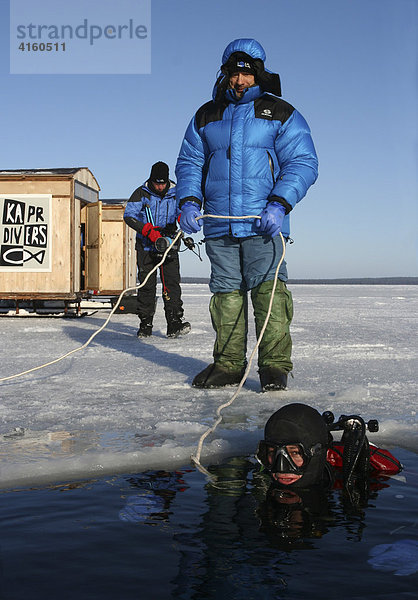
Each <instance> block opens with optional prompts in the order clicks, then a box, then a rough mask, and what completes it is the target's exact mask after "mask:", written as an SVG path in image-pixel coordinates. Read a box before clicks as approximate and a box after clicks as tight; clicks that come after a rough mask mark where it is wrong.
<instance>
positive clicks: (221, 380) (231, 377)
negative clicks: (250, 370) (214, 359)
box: [192, 363, 245, 388]
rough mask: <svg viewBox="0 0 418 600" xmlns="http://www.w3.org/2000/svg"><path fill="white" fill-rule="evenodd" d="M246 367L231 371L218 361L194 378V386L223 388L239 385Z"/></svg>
mask: <svg viewBox="0 0 418 600" xmlns="http://www.w3.org/2000/svg"><path fill="white" fill-rule="evenodd" d="M244 372H245V369H239V370H238V371H230V370H228V369H225V368H224V367H222V366H221V365H219V364H218V363H212V364H210V365H208V366H207V367H206V369H203V371H201V372H200V373H198V374H197V375H196V377H195V378H194V379H193V382H192V386H193V387H198V388H221V387H225V386H226V385H238V384H239V382H240V381H241V379H242V376H243V375H244Z"/></svg>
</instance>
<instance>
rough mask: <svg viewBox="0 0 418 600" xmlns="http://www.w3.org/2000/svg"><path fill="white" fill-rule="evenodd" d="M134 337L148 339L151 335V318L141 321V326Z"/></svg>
mask: <svg viewBox="0 0 418 600" xmlns="http://www.w3.org/2000/svg"><path fill="white" fill-rule="evenodd" d="M136 335H137V337H139V338H144V337H150V336H151V335H152V317H145V318H144V319H141V324H140V325H139V329H138V331H137V334H136Z"/></svg>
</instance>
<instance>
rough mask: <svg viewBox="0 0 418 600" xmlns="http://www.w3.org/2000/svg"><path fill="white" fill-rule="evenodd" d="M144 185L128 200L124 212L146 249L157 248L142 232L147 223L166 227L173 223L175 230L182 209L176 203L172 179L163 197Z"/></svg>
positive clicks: (124, 216) (128, 222)
mask: <svg viewBox="0 0 418 600" xmlns="http://www.w3.org/2000/svg"><path fill="white" fill-rule="evenodd" d="M147 184H148V182H147V181H146V182H145V183H144V185H142V186H141V187H139V188H137V189H136V190H135V191H134V192H133V194H132V195H131V197H130V198H129V200H128V203H127V205H126V208H125V212H124V213H123V218H124V220H125V222H126V223H127V224H128V225H129V227H132V228H133V229H135V230H136V232H137V233H136V239H137V241H140V242H141V243H142V246H143V247H144V250H155V248H154V244H153V243H152V242H151V241H150V240H149V239H148V238H147V237H144V236H143V235H142V234H141V231H142V228H143V227H144V225H145V223H152V224H153V225H155V226H156V227H161V228H166V227H167V225H171V226H172V229H173V231H174V230H175V229H176V228H177V217H178V215H179V214H180V211H179V210H178V208H177V203H176V185H175V183H173V182H172V181H170V187H169V189H168V191H167V192H166V194H165V196H163V197H162V198H161V196H158V195H157V194H155V193H154V192H152V191H151V190H150V188H149V187H148V185H147Z"/></svg>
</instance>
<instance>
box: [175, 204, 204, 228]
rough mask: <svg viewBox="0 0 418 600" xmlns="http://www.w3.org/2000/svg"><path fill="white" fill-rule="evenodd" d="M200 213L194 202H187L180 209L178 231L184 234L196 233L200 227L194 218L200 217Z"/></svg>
mask: <svg viewBox="0 0 418 600" xmlns="http://www.w3.org/2000/svg"><path fill="white" fill-rule="evenodd" d="M201 216H202V213H201V212H200V210H199V206H198V205H197V204H196V202H192V201H188V202H185V203H184V204H183V206H182V207H181V214H180V219H179V223H180V229H181V230H182V231H184V233H188V234H191V233H197V232H198V231H199V230H200V229H201V227H202V225H201V224H200V223H198V222H197V221H196V217H201Z"/></svg>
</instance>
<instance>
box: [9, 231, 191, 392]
mask: <svg viewBox="0 0 418 600" xmlns="http://www.w3.org/2000/svg"><path fill="white" fill-rule="evenodd" d="M181 234H182V231H181V230H180V231H178V232H177V235H176V237H175V238H174V239H173V241H172V242H171V244H170V245H169V246H168V248H167V250H166V251H165V252H164V254H163V256H162V258H161V261H160V262H159V263H158V264H157V265H155V267H154V268H153V269H152V270H151V271H150V272H149V273H148V275H147V276H146V277H145V279H144V281H143V282H142V283H141V284H139V285H136V286H134V287H129V288H126V289H125V290H123V291H122V292H121V293H120V295H119V298H118V301H117V302H116V304H115V306H114V307H113V309H112V311H111V312H110V314H109V316H108V317H107V319H106V321H105V322H104V323H103V325H102V326H101V327H99V329H98V330H97V331H95V332H94V333H93V334H92V335H91V336H90V337H89V339H88V340H87V342H85V343H84V344H83V345H82V346H79V347H78V348H74V350H70V352H67V353H66V354H63V355H62V356H60V357H59V358H56V359H55V360H51V361H50V362H47V363H45V364H44V365H39V366H38V367H33V368H32V369H28V370H27V371H23V372H22V373H17V374H16V375H9V377H1V378H0V382H2V381H8V380H10V379H15V378H16V377H22V375H27V374H28V373H32V372H33V371H38V370H39V369H44V368H45V367H49V366H50V365H54V364H55V363H58V362H60V361H61V360H64V358H67V356H71V354H74V353H75V352H79V351H80V350H83V349H84V348H87V346H88V345H89V344H90V343H91V342H92V341H93V340H94V338H95V337H96V335H98V334H99V333H100V332H101V331H103V329H104V328H105V327H106V326H107V324H108V323H109V321H110V319H111V317H112V315H113V314H114V312H115V311H116V309H117V308H118V306H119V304H120V301H121V300H122V298H123V296H124V295H125V294H126V293H127V292H132V291H134V290H138V289H139V288H141V287H142V286H143V285H145V284H146V282H147V281H148V279H149V278H150V276H151V275H152V273H154V271H156V270H157V269H158V267H160V266H161V265H162V264H163V262H164V261H165V259H166V257H167V255H168V253H169V252H170V250H171V248H172V247H173V246H174V244H175V243H176V241H177V240H178V238H179V237H180V236H181Z"/></svg>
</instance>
